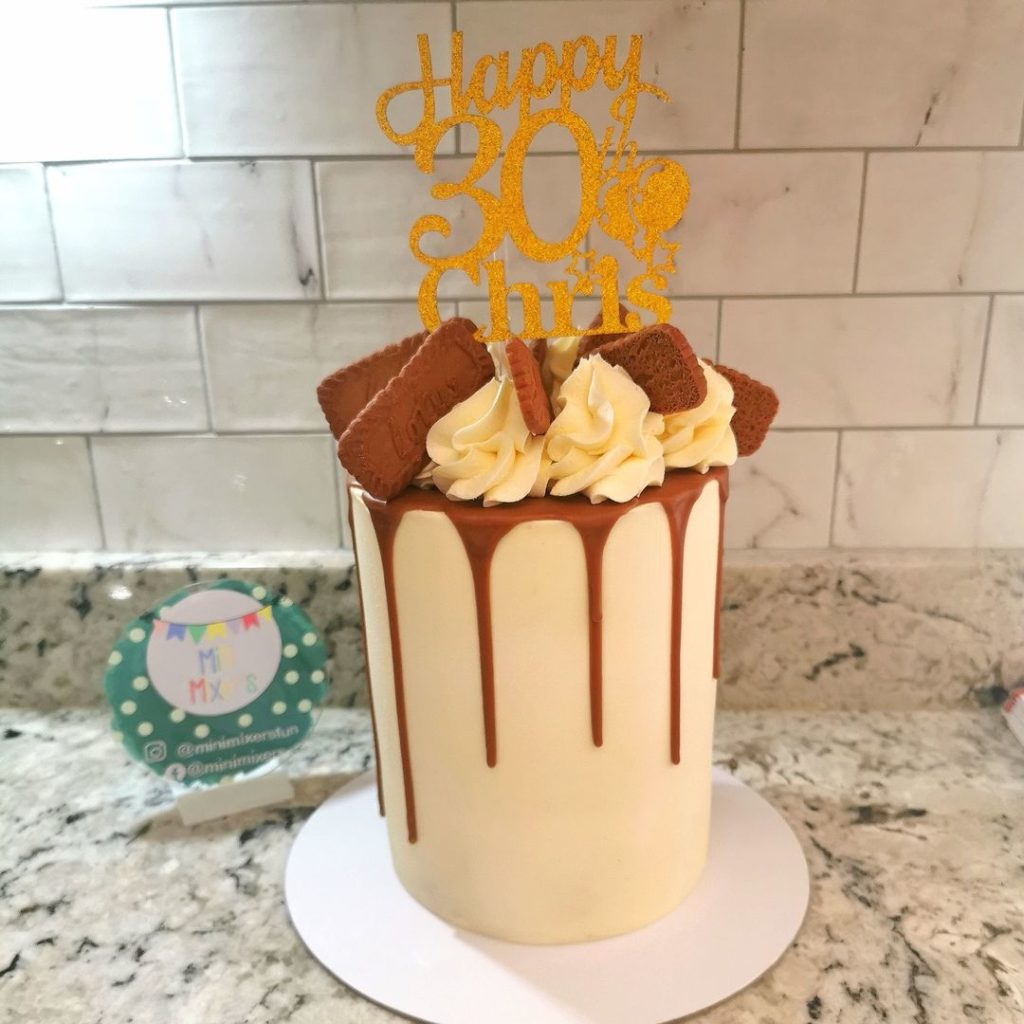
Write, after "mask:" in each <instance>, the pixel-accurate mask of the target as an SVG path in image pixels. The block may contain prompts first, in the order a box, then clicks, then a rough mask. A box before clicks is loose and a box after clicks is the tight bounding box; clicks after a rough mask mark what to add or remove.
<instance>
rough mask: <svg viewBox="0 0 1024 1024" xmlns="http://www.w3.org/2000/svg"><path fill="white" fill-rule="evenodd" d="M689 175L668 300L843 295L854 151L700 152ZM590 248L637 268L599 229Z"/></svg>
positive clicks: (849, 274) (854, 188)
mask: <svg viewBox="0 0 1024 1024" xmlns="http://www.w3.org/2000/svg"><path fill="white" fill-rule="evenodd" d="M681 160H682V163H683V166H684V167H685V169H686V172H687V175H688V176H689V178H690V188H691V192H690V201H689V204H688V205H687V207H686V211H685V213H684V214H683V219H682V221H681V222H680V223H679V225H677V226H676V227H675V228H673V229H672V230H671V231H670V232H669V233H668V236H667V237H668V240H669V241H672V242H677V243H678V244H679V246H680V248H679V251H678V252H677V253H676V255H675V262H676V268H677V270H676V274H675V276H674V278H670V280H669V289H668V290H669V294H680V293H683V294H687V295H764V294H767V295H770V294H802V293H808V292H842V291H849V289H850V286H851V283H852V280H853V263H854V252H855V250H856V244H857V216H858V210H859V204H860V186H861V171H862V165H863V158H862V157H861V155H860V154H859V153H742V154H740V153H736V154H713V155H708V154H700V155H694V156H688V157H683V158H681ZM590 244H591V245H592V246H594V247H596V248H597V249H598V251H599V252H611V253H612V254H613V255H615V256H617V257H618V258H619V262H620V266H621V267H622V268H623V269H622V272H621V274H620V287H623V288H624V287H625V282H626V280H628V278H629V277H630V276H632V275H633V274H636V273H639V265H638V264H637V262H636V261H635V260H634V259H633V257H632V256H630V255H629V254H628V253H626V252H625V250H623V249H622V248H621V246H619V245H618V243H613V242H610V241H609V240H607V239H606V238H605V237H604V235H602V234H600V233H599V232H598V231H596V230H595V231H594V232H592V233H591V239H590Z"/></svg>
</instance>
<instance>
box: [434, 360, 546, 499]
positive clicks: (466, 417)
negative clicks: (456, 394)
mask: <svg viewBox="0 0 1024 1024" xmlns="http://www.w3.org/2000/svg"><path fill="white" fill-rule="evenodd" d="M427 454H428V455H429V456H430V458H431V460H432V462H433V463H435V465H434V466H433V468H432V469H431V472H430V476H431V480H432V481H433V484H434V486H435V487H436V488H437V489H438V490H439V491H443V492H444V494H445V495H446V496H447V497H449V498H452V499H454V500H457V501H468V500H472V499H474V498H483V503H484V505H497V504H501V503H503V502H509V501H519V500H521V499H522V498H525V497H526V496H527V495H528V494H531V493H532V494H534V495H536V496H539V495H542V494H543V493H544V488H545V484H546V482H547V473H546V461H547V460H546V456H545V453H544V438H543V437H534V436H533V435H532V434H531V433H530V431H529V430H528V429H527V426H526V424H525V423H524V422H523V415H522V413H521V412H520V411H519V401H518V399H517V398H516V392H515V386H514V385H513V383H512V381H511V380H508V379H503V380H500V381H499V380H498V379H497V378H495V379H493V380H490V381H488V382H487V383H486V384H485V385H484V386H483V387H482V388H480V389H479V390H478V391H476V392H474V394H472V395H470V396H469V398H467V399H466V400H465V401H463V402H460V403H459V404H458V405H456V406H455V408H453V409H452V410H451V412H449V413H447V414H446V415H444V416H442V417H441V419H439V420H438V421H437V422H436V423H435V424H434V425H433V426H432V427H431V428H430V432H429V433H428V434H427Z"/></svg>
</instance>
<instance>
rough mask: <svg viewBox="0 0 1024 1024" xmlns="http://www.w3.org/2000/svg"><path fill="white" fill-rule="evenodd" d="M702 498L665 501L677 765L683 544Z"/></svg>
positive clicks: (671, 720) (675, 761) (693, 496)
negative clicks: (691, 518)
mask: <svg viewBox="0 0 1024 1024" xmlns="http://www.w3.org/2000/svg"><path fill="white" fill-rule="evenodd" d="M699 497H700V491H693V492H691V493H689V494H685V495H682V496H680V497H679V498H677V499H676V500H675V501H671V500H668V501H663V502H661V507H662V508H663V509H664V510H665V515H666V517H667V518H668V532H669V542H670V544H671V546H672V609H671V613H670V614H671V615H672V618H671V632H670V636H671V639H670V641H669V642H670V644H671V648H670V650H669V748H670V755H671V757H672V763H673V764H679V756H680V754H679V748H680V732H681V729H680V725H681V722H682V680H681V668H680V664H681V661H682V644H683V544H684V542H685V540H686V526H687V524H688V523H689V521H690V512H692V511H693V506H694V504H695V503H696V501H697V499H698V498H699Z"/></svg>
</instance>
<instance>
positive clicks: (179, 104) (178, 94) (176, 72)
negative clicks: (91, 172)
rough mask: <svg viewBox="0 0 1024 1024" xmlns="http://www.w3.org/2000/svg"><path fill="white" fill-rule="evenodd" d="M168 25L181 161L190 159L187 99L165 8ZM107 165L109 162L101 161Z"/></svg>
mask: <svg viewBox="0 0 1024 1024" xmlns="http://www.w3.org/2000/svg"><path fill="white" fill-rule="evenodd" d="M164 15H165V23H166V25H167V46H168V49H169V50H170V54H169V56H170V58H171V78H172V79H173V81H172V82H171V91H172V92H173V93H174V120H175V123H176V124H177V126H178V148H179V149H180V150H181V157H180V158H179V159H182V160H187V159H188V140H187V138H186V136H185V97H184V95H183V94H182V91H181V69H180V68H179V67H178V48H177V47H176V46H175V45H174V27H173V25H172V22H171V8H170V7H165V8H164ZM100 162H101V163H107V162H108V161H100Z"/></svg>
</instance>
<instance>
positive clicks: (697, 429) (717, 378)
mask: <svg viewBox="0 0 1024 1024" xmlns="http://www.w3.org/2000/svg"><path fill="white" fill-rule="evenodd" d="M700 365H701V367H702V368H703V370H704V378H705V380H707V382H708V393H707V395H706V396H705V397H704V401H703V402H701V404H700V405H698V406H697V407H696V408H694V409H684V410H683V411H682V412H673V413H669V414H668V415H667V416H665V424H664V429H663V430H662V432H661V434H660V440H661V445H662V448H663V449H664V453H665V465H666V467H667V468H669V469H691V468H692V469H696V470H697V471H698V472H701V473H706V472H707V471H708V468H709V467H710V466H731V465H732V464H733V463H734V462H735V461H736V458H737V454H738V453H737V451H736V435H735V434H734V433H733V430H732V427H731V426H730V423H731V420H732V418H733V416H734V415H735V413H736V408H735V406H734V405H733V393H732V385H731V384H730V383H729V382H728V381H727V380H726V379H725V377H723V376H722V375H721V374H720V373H719V372H718V371H717V370H716V369H715V368H714V367H713V366H712V365H711V364H710V363H708V362H705V361H704V360H703V359H702V360H700Z"/></svg>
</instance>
